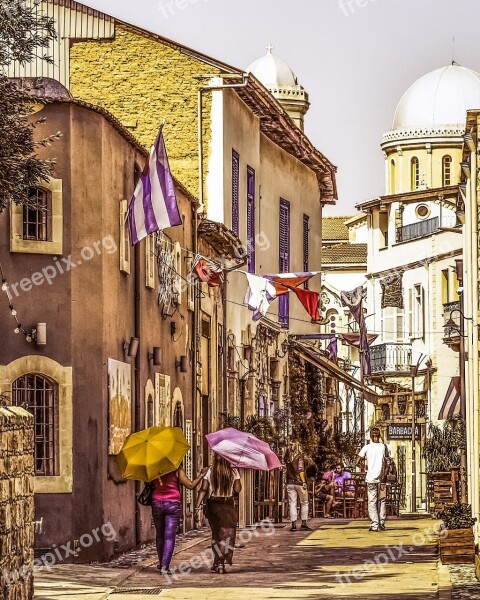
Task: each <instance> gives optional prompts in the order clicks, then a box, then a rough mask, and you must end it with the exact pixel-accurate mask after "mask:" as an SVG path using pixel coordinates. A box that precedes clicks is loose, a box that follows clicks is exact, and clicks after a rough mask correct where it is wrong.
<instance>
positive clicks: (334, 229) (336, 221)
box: [322, 217, 351, 242]
mask: <svg viewBox="0 0 480 600" xmlns="http://www.w3.org/2000/svg"><path fill="white" fill-rule="evenodd" d="M350 218H351V217H323V219H322V239H323V240H324V241H327V242H328V241H333V240H345V241H348V227H347V226H346V225H345V221H348V219H350Z"/></svg>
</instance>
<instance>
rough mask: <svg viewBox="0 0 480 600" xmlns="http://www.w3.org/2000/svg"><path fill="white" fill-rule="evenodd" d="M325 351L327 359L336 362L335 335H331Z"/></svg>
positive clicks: (336, 346) (336, 345)
mask: <svg viewBox="0 0 480 600" xmlns="http://www.w3.org/2000/svg"><path fill="white" fill-rule="evenodd" d="M327 352H328V360H331V361H332V362H334V363H335V364H338V344H337V338H336V337H332V338H331V339H330V343H329V344H328V346H327Z"/></svg>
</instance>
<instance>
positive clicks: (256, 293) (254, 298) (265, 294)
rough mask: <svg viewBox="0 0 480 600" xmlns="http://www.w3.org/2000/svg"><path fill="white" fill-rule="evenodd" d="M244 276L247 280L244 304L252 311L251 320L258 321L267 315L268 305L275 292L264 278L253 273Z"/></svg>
mask: <svg viewBox="0 0 480 600" xmlns="http://www.w3.org/2000/svg"><path fill="white" fill-rule="evenodd" d="M245 275H246V276H247V280H248V289H247V293H246V295H245V303H246V304H247V306H248V308H249V309H250V310H251V311H253V317H252V319H253V320H254V321H258V320H259V319H261V318H262V317H264V316H265V315H266V314H267V312H268V309H269V308H270V304H271V303H272V302H273V300H275V298H276V291H275V288H274V287H273V285H272V284H271V282H270V281H269V280H268V279H267V278H266V277H261V276H260V275H254V274H253V273H245Z"/></svg>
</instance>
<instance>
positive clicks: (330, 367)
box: [295, 342, 385, 404]
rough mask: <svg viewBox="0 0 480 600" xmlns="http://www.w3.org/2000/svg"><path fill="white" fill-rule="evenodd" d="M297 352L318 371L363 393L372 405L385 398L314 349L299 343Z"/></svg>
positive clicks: (296, 346) (296, 348) (296, 345)
mask: <svg viewBox="0 0 480 600" xmlns="http://www.w3.org/2000/svg"><path fill="white" fill-rule="evenodd" d="M295 350H297V351H298V353H299V354H301V355H302V356H303V358H304V359H305V360H306V361H307V362H309V363H311V364H312V365H313V366H314V367H317V368H318V369H321V370H322V371H326V372H327V373H329V374H330V375H331V376H332V377H334V378H336V379H338V380H339V381H342V382H343V383H344V384H345V385H348V386H350V387H352V388H354V389H356V390H357V391H359V392H361V393H362V394H363V397H364V398H365V400H368V401H369V402H371V403H372V404H378V401H379V400H380V399H383V398H385V396H382V395H381V394H377V393H376V392H374V391H373V390H372V389H371V388H369V387H368V386H366V385H365V384H363V385H362V383H361V382H360V381H358V379H355V377H352V376H351V375H350V374H349V373H347V372H346V371H344V370H343V369H342V368H341V367H339V366H338V365H336V364H335V363H334V362H332V361H331V360H328V358H327V357H326V356H324V355H323V354H320V353H319V352H316V351H315V350H314V349H313V348H312V349H311V348H307V347H306V346H303V345H302V344H299V343H298V342H297V343H296V344H295Z"/></svg>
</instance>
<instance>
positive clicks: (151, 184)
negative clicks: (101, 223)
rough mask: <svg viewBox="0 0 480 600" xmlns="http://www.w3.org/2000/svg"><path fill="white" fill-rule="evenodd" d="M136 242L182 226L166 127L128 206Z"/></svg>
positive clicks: (132, 236)
mask: <svg viewBox="0 0 480 600" xmlns="http://www.w3.org/2000/svg"><path fill="white" fill-rule="evenodd" d="M128 217H129V221H130V236H131V240H132V244H138V242H139V241H140V240H143V238H145V237H147V235H149V234H150V233H154V232H155V231H159V230H160V229H165V228H166V227H174V226H175V225H181V224H182V219H181V217H180V213H179V211H178V205H177V198H176V196H175V186H174V183H173V177H172V174H171V173H170V167H169V165H168V157H167V150H166V148H165V142H164V139H163V134H162V127H161V128H160V131H159V132H158V135H157V139H156V140H155V143H154V145H153V146H152V149H151V151H150V156H149V159H148V161H147V162H146V163H145V167H144V168H143V172H142V174H141V175H140V179H139V180H138V183H137V187H136V188H135V192H134V194H133V197H132V199H131V201H130V205H129V207H128Z"/></svg>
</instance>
